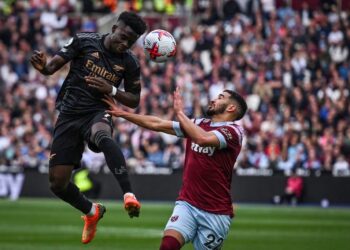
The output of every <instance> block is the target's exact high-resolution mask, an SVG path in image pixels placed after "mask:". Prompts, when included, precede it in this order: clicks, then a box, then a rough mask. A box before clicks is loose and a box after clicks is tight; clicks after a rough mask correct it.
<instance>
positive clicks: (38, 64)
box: [30, 50, 66, 75]
mask: <svg viewBox="0 0 350 250" xmlns="http://www.w3.org/2000/svg"><path fill="white" fill-rule="evenodd" d="M30 63H31V64H32V65H33V67H34V68H35V69H36V70H38V71H39V72H40V73H41V74H43V75H52V74H53V73H55V72H56V71H57V70H59V69H60V68H62V66H63V65H65V64H66V61H65V60H64V59H63V58H62V57H61V56H59V55H55V56H54V57H53V58H52V59H51V60H50V61H49V62H48V63H47V57H46V55H45V53H43V52H41V51H37V50H35V51H34V53H33V55H32V56H31V58H30Z"/></svg>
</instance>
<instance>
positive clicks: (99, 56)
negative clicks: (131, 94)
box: [80, 49, 125, 85]
mask: <svg viewBox="0 0 350 250" xmlns="http://www.w3.org/2000/svg"><path fill="white" fill-rule="evenodd" d="M80 61H81V65H82V67H83V70H84V72H85V74H86V75H90V76H96V77H101V78H103V79H105V80H107V81H109V82H111V83H112V84H113V85H114V84H117V83H119V82H121V80H122V78H123V77H124V72H125V65H124V62H123V61H122V60H121V59H118V58H111V57H109V56H107V55H105V54H104V53H103V52H100V51H97V50H93V49H86V50H83V51H82V55H81V57H80Z"/></svg>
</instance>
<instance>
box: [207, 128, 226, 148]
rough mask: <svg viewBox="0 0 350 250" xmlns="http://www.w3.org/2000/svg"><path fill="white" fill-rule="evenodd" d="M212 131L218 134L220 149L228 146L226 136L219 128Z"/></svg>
mask: <svg viewBox="0 0 350 250" xmlns="http://www.w3.org/2000/svg"><path fill="white" fill-rule="evenodd" d="M211 132H213V133H214V134H215V135H216V137H217V138H218V139H219V142H220V149H222V148H226V147H227V143H226V139H225V137H224V136H223V135H222V134H221V133H220V132H219V131H218V130H213V131H211Z"/></svg>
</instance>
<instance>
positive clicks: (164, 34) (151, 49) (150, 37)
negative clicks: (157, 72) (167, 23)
mask: <svg viewBox="0 0 350 250" xmlns="http://www.w3.org/2000/svg"><path fill="white" fill-rule="evenodd" d="M143 48H144V51H145V54H146V56H147V58H148V59H149V60H151V61H154V62H165V61H167V60H168V59H170V58H171V57H173V56H175V54H176V41H175V39H174V37H173V36H172V35H171V34H170V33H169V32H168V31H166V30H160V29H158V30H153V31H151V32H150V33H148V34H147V35H146V36H145V40H144V41H143Z"/></svg>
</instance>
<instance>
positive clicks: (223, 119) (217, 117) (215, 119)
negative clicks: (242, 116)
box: [211, 114, 233, 122]
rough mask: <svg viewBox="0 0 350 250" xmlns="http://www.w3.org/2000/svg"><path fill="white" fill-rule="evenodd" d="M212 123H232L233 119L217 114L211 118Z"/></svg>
mask: <svg viewBox="0 0 350 250" xmlns="http://www.w3.org/2000/svg"><path fill="white" fill-rule="evenodd" d="M211 121H212V122H232V121H233V119H232V117H231V116H229V115H227V114H218V115H213V116H212V117H211Z"/></svg>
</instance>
